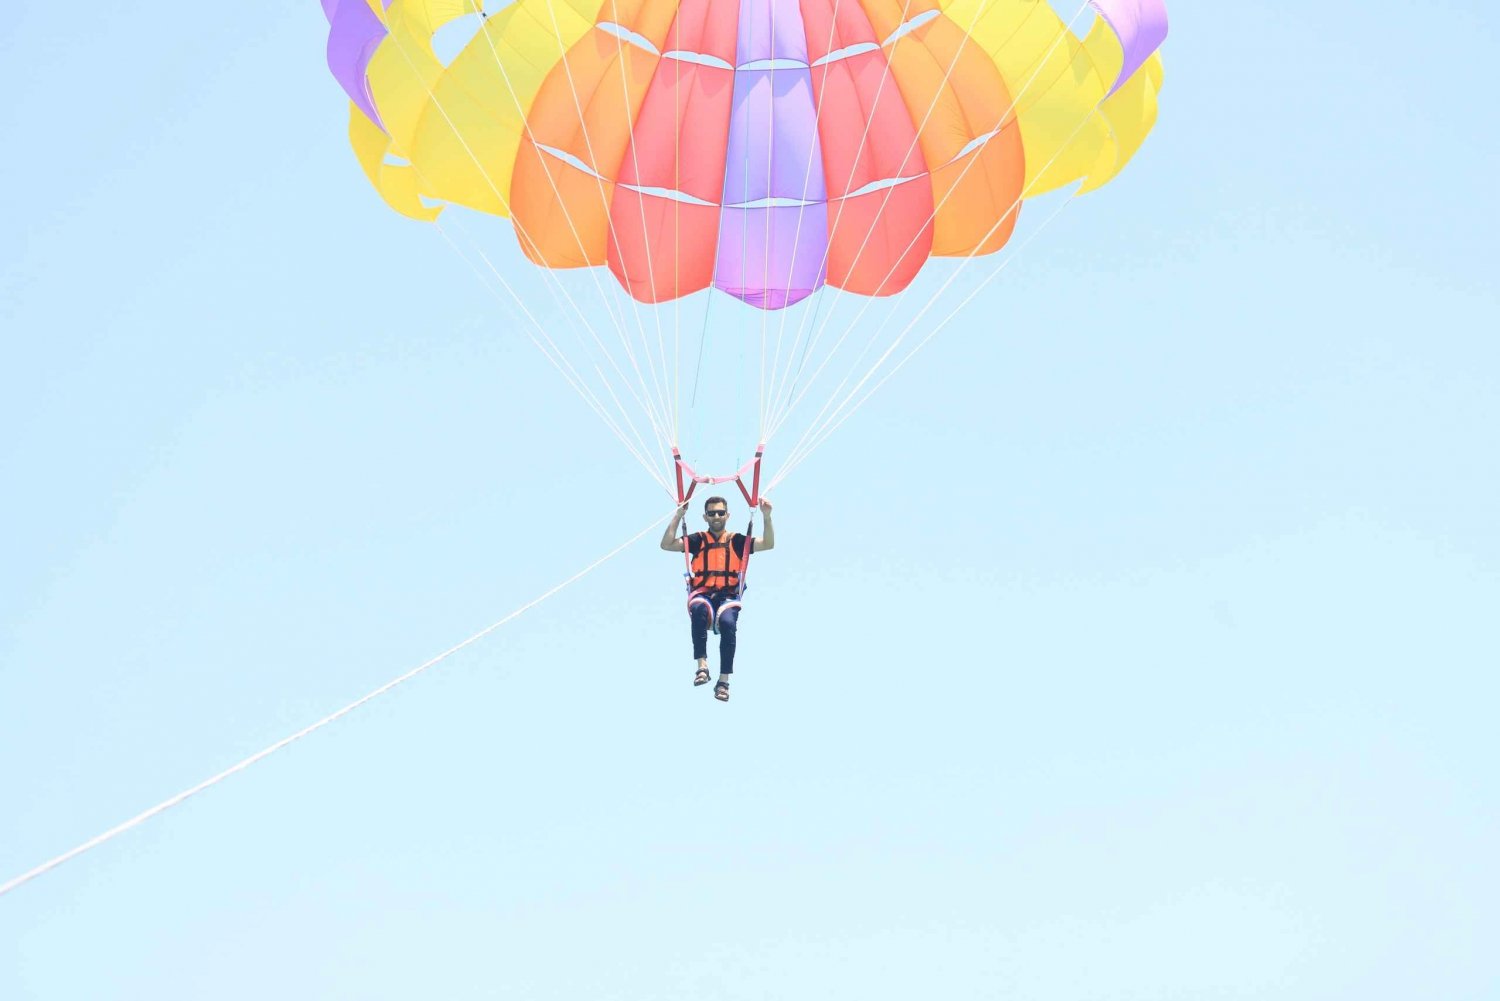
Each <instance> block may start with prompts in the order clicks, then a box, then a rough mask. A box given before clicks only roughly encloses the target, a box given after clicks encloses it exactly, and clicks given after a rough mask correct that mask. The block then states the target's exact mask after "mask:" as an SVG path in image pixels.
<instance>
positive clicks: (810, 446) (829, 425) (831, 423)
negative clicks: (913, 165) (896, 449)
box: [766, 196, 1077, 491]
mask: <svg viewBox="0 0 1500 1001" xmlns="http://www.w3.org/2000/svg"><path fill="white" fill-rule="evenodd" d="M1075 197H1077V196H1069V197H1068V198H1066V199H1065V200H1063V201H1062V202H1061V204H1059V205H1058V207H1057V208H1056V209H1053V211H1052V214H1051V215H1049V216H1048V217H1047V218H1046V219H1045V220H1043V222H1042V224H1041V225H1040V226H1038V227H1037V228H1036V229H1035V230H1033V231H1032V232H1031V234H1030V235H1028V236H1027V237H1026V239H1025V240H1024V241H1022V243H1021V245H1020V246H1019V247H1017V248H1016V249H1015V250H1014V251H1013V252H1012V253H1011V254H1010V255H1009V256H1007V257H1006V258H1005V260H1004V261H1002V262H1001V263H1000V264H999V266H997V267H996V268H995V269H994V270H993V271H991V272H990V274H989V275H988V276H987V277H986V278H985V279H984V281H982V282H980V283H979V284H978V285H976V286H975V287H974V289H973V290H972V291H971V292H970V293H969V294H968V295H967V296H965V297H964V299H963V301H962V302H960V303H959V304H958V305H957V306H955V307H954V308H953V309H952V310H951V311H950V312H949V313H948V315H947V316H945V317H943V319H942V320H941V321H940V322H939V323H938V324H937V325H936V326H935V327H933V328H932V330H930V331H929V332H928V333H927V334H926V335H925V336H924V337H923V338H922V339H921V340H920V341H918V342H917V343H916V345H914V346H913V347H912V349H911V350H910V351H908V352H907V353H906V354H905V355H903V356H902V358H901V360H900V361H898V362H897V363H896V364H895V365H893V366H891V369H890V371H889V372H887V373H886V374H885V375H883V376H882V377H881V378H880V381H878V382H876V383H875V385H873V386H871V387H870V390H869V392H867V393H865V395H864V396H862V397H860V399H859V401H858V402H857V403H855V404H854V405H853V406H851V407H850V408H849V409H848V410H847V411H846V412H845V413H844V414H843V416H842V417H838V419H837V420H836V421H835V420H834V419H833V418H834V416H837V411H835V413H834V415H830V417H829V420H828V422H825V425H824V427H823V429H821V430H820V431H819V432H818V433H817V435H816V436H815V437H814V438H813V440H811V441H809V442H808V443H807V445H806V446H805V447H803V448H801V449H800V451H799V452H798V454H797V455H796V456H795V458H792V457H790V456H789V457H788V458H789V461H788V462H787V463H785V464H784V465H783V466H782V467H781V469H780V470H779V471H778V472H777V475H776V478H775V479H774V480H772V481H771V484H770V486H769V487H767V488H766V489H767V490H768V491H769V490H770V489H771V488H772V487H775V486H777V485H778V484H780V483H781V481H782V480H784V479H786V478H787V476H789V475H790V474H791V472H792V470H793V469H796V468H797V467H798V466H800V465H801V464H802V463H803V462H804V461H806V459H807V458H808V456H810V455H812V453H813V452H814V451H816V450H817V449H818V447H819V446H821V445H822V444H823V443H824V442H825V441H827V440H828V439H829V438H831V437H832V436H833V434H834V432H835V431H837V430H838V429H839V428H840V427H842V426H843V424H844V422H845V421H847V420H848V419H849V418H850V417H851V416H853V414H854V412H855V411H856V410H858V409H859V408H860V407H862V406H864V405H865V404H866V403H867V402H868V401H869V399H870V397H872V396H874V395H875V394H876V393H877V392H879V391H880V387H882V386H884V385H885V384H886V383H887V382H889V381H890V379H891V376H893V375H895V374H896V373H897V372H899V371H900V370H901V368H902V367H903V366H904V365H905V364H906V363H907V362H909V361H911V359H912V357H913V356H914V355H916V353H917V352H918V351H921V350H922V348H924V347H925V346H926V345H927V342H928V341H930V340H932V339H933V338H934V337H936V336H937V335H938V334H939V333H940V332H941V331H942V330H943V328H945V327H946V326H948V324H949V322H951V321H952V319H953V318H954V317H955V316H957V315H958V314H959V313H960V312H961V311H962V310H963V308H964V307H965V306H967V305H968V304H969V303H970V302H972V301H973V300H974V297H975V296H977V295H978V294H979V293H980V291H981V290H983V289H984V288H985V287H987V286H988V285H989V284H990V282H992V281H994V280H995V279H996V278H998V277H999V276H1000V272H1002V271H1004V270H1005V269H1006V268H1007V267H1008V266H1009V265H1010V264H1011V262H1013V261H1014V260H1015V259H1016V258H1017V257H1019V256H1020V254H1021V251H1023V250H1025V249H1026V246H1027V244H1029V243H1030V242H1031V241H1032V240H1034V239H1036V237H1037V236H1038V235H1040V234H1041V232H1042V230H1044V229H1046V228H1047V227H1048V226H1049V225H1051V224H1052V220H1054V219H1056V218H1057V217H1058V216H1059V215H1061V214H1062V211H1063V209H1065V208H1067V207H1068V206H1069V205H1072V204H1073V199H1074V198H1075ZM969 259H972V258H969ZM945 287H946V286H945ZM932 302H936V299H935V298H934V299H933V300H932V301H931V302H929V304H928V305H929V306H930V305H931V304H932ZM923 312H924V313H925V312H926V309H925V308H924V309H923ZM919 319H921V315H920V314H919V315H918V316H917V317H915V318H914V319H913V320H912V322H911V324H908V325H907V327H906V329H905V330H903V331H902V332H901V334H900V336H898V337H897V338H896V341H895V342H894V343H893V344H892V346H891V350H894V349H895V347H896V345H898V344H900V343H901V339H902V338H904V337H905V336H906V334H907V332H908V331H910V330H911V328H912V326H914V325H915V324H916V321H917V320H919ZM887 355H889V352H887ZM885 357H886V356H882V357H881V361H879V362H877V363H876V364H875V366H874V368H872V369H871V370H870V372H869V374H868V375H866V377H865V379H864V380H861V382H860V385H861V386H862V385H864V382H865V381H866V380H868V379H869V378H870V376H873V375H874V374H875V371H876V370H877V369H879V367H880V365H881V364H882V363H883V362H884V360H885ZM857 392H859V386H855V387H854V389H852V390H850V393H849V396H847V397H845V403H847V402H848V401H849V400H850V399H853V397H854V394H855V393H857ZM841 409H842V407H841Z"/></svg>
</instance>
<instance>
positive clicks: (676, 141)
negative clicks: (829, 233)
mask: <svg viewBox="0 0 1500 1001" xmlns="http://www.w3.org/2000/svg"><path fill="white" fill-rule="evenodd" d="M672 66H673V68H674V71H675V73H676V80H675V82H674V84H673V90H672V106H673V107H674V108H681V107H682V60H681V59H674V60H672ZM679 114H680V112H679ZM672 190H673V191H681V190H682V119H681V118H680V117H679V118H678V120H677V122H676V128H674V129H673V130H672ZM672 240H673V246H672V444H673V445H677V444H680V443H681V437H682V430H681V420H682V202H680V201H678V200H677V199H675V198H674V199H672Z"/></svg>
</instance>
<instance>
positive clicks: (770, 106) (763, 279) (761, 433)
mask: <svg viewBox="0 0 1500 1001" xmlns="http://www.w3.org/2000/svg"><path fill="white" fill-rule="evenodd" d="M778 6H779V5H778V4H776V3H772V4H770V8H771V19H770V20H771V27H770V34H771V37H770V39H769V40H768V41H769V43H770V44H769V45H768V46H767V49H766V51H767V52H769V53H770V54H771V58H772V59H773V60H774V59H776V58H777V57H778V56H779V55H780V53H779V52H777V50H776V8H777V7H778ZM804 30H805V29H804ZM735 62H739V60H738V59H736V60H735ZM771 66H772V68H771V69H768V70H766V73H767V75H768V77H769V79H768V80H767V81H766V82H767V84H769V88H770V92H771V99H770V100H768V101H767V102H766V106H767V113H766V197H767V198H771V197H773V196H774V195H775V192H774V191H773V190H772V183H773V182H772V179H773V178H774V177H775V175H774V174H772V173H771V164H772V163H773V162H774V161H775V156H776V105H777V101H776V99H775V94H776V74H778V73H781V72H782V70H780V69H777V68H775V67H776V64H775V63H774V62H773V63H772V64H771ZM808 146H809V147H811V146H812V143H808ZM746 155H747V156H748V155H749V152H748V150H747V151H746ZM763 211H764V212H765V216H766V226H765V236H764V242H763V243H762V244H761V247H762V253H761V259H760V287H761V289H762V290H763V291H762V293H761V294H762V295H764V294H766V293H767V292H769V291H770V288H771V216H772V215H773V214H774V212H773V210H772V209H771V207H770V206H769V205H767V206H766V208H765V209H764V210H763ZM796 252H797V251H796V248H795V247H793V248H792V254H793V255H794V256H795V255H796ZM763 306H764V304H763ZM781 308H782V309H785V308H786V304H785V303H783V304H782V306H781ZM768 314H769V311H768V310H766V309H765V308H762V309H761V310H760V377H759V378H758V379H757V380H756V388H757V389H758V390H759V394H758V397H757V399H756V404H755V410H756V415H755V436H756V440H757V441H758V440H760V439H762V438H764V437H765V436H766V326H767V323H768V322H769V320H770V316H769V315H768ZM742 372H743V370H742ZM735 459H736V461H738V459H739V456H738V455H736V456H735Z"/></svg>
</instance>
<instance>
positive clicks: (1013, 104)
mask: <svg viewBox="0 0 1500 1001" xmlns="http://www.w3.org/2000/svg"><path fill="white" fill-rule="evenodd" d="M1089 6H1090V5H1089V4H1088V3H1085V4H1084V5H1083V6H1081V7H1079V8H1078V10H1076V11H1075V12H1074V13H1073V16H1072V18H1071V19H1070V20H1069V21H1068V22H1067V24H1065V25H1064V26H1063V27H1062V28H1061V29H1060V30H1059V31H1058V33H1057V35H1056V36H1055V37H1054V38H1053V40H1052V44H1051V45H1050V46H1049V47H1048V49H1047V51H1046V52H1045V53H1043V54H1042V56H1041V57H1040V58H1039V59H1038V60H1037V64H1036V69H1034V70H1033V71H1032V73H1031V75H1030V76H1029V77H1027V79H1026V80H1025V81H1024V82H1023V83H1022V85H1021V88H1020V89H1019V90H1018V91H1017V92H1016V93H1015V94H1014V95H1013V96H1012V97H1011V100H1010V106H1009V107H1008V108H1007V109H1006V111H1005V114H1004V115H1002V116H1001V118H1000V123H999V124H1000V125H1001V126H1003V125H1004V124H1005V122H1006V120H1007V119H1009V120H1011V121H1015V118H1014V116H1015V114H1016V111H1017V108H1018V106H1019V105H1020V102H1021V99H1022V98H1023V97H1024V96H1025V95H1026V93H1027V91H1028V90H1030V89H1031V87H1032V85H1033V84H1034V83H1035V82H1036V81H1037V79H1038V77H1039V76H1040V75H1041V72H1042V68H1043V67H1044V66H1045V65H1046V64H1047V61H1048V60H1049V59H1051V57H1052V54H1053V53H1054V52H1055V51H1056V50H1057V47H1058V45H1060V44H1061V43H1062V42H1063V40H1064V39H1066V38H1069V37H1076V36H1074V35H1073V32H1072V29H1073V25H1074V24H1075V23H1076V22H1077V20H1078V18H1079V17H1080V16H1082V14H1083V13H1084V11H1086V10H1088V9H1089ZM982 9H983V8H982V7H981V8H976V13H975V16H974V20H973V21H971V22H970V24H969V26H968V29H967V30H966V37H969V35H968V32H971V31H972V30H973V27H974V24H976V23H977V22H978V16H979V11H980V10H982ZM897 44H900V39H897ZM965 44H967V42H966V43H965ZM961 52H962V47H960V48H959V50H958V51H957V52H955V54H954V58H953V59H952V60H951V61H950V62H949V64H948V68H947V70H946V72H945V73H944V75H943V86H944V87H946V85H947V81H948V79H949V78H950V77H951V75H952V72H953V70H954V69H955V68H956V66H957V64H958V56H959V54H960V53H961ZM940 92H941V88H938V89H937V90H934V92H933V93H934V96H933V100H932V102H931V103H930V104H929V105H928V107H927V113H926V115H924V116H923V119H922V125H921V126H920V127H919V128H918V129H917V132H916V135H918V136H920V134H921V129H922V128H925V127H926V124H927V121H928V119H929V118H930V117H931V115H932V112H933V109H934V108H935V107H936V106H937V95H938V94H939V93H940ZM1096 112H1097V107H1095V108H1094V109H1091V110H1090V111H1089V113H1088V114H1087V115H1085V116H1084V118H1083V119H1082V120H1081V121H1080V122H1079V123H1078V125H1077V127H1076V128H1075V129H1074V130H1073V132H1072V134H1071V135H1070V136H1069V137H1068V140H1067V141H1066V142H1064V143H1063V144H1062V146H1061V147H1059V150H1058V152H1057V153H1055V154H1053V156H1052V158H1051V159H1049V160H1048V161H1047V164H1046V166H1044V167H1043V168H1042V170H1041V171H1039V172H1038V173H1037V174H1036V177H1035V178H1034V179H1033V184H1035V182H1036V180H1039V179H1040V178H1041V177H1042V176H1044V175H1045V173H1046V167H1048V166H1051V164H1052V163H1053V162H1055V161H1056V159H1057V157H1058V156H1059V155H1061V152H1062V150H1063V149H1066V148H1067V145H1068V143H1071V142H1072V140H1073V138H1074V137H1076V136H1077V135H1078V133H1079V132H1080V131H1082V129H1083V126H1084V125H1086V124H1087V123H1088V121H1089V120H1090V119H1091V118H1093V117H1094V114H1095V113H1096ZM916 142H917V140H916V139H915V138H914V139H913V140H912V146H911V147H909V148H908V151H907V156H908V157H909V156H910V154H911V150H912V149H914V148H915V146H916ZM977 154H978V151H977V150H975V151H973V152H972V153H971V154H970V155H969V162H968V163H966V164H964V167H963V169H962V170H961V171H960V172H959V175H958V178H957V179H956V180H955V181H954V182H953V184H952V185H950V186H949V188H948V191H947V193H946V194H944V195H943V197H942V199H940V200H939V201H938V202H937V204H935V205H934V206H933V209H932V212H931V213H930V214H929V215H928V217H927V219H926V221H925V222H924V223H923V225H922V226H921V227H919V228H918V234H920V232H921V231H922V230H924V229H926V227H927V225H928V224H930V223H931V222H932V221H933V220H935V219H936V218H937V214H938V212H940V211H941V210H942V207H943V206H944V205H946V204H947V202H948V199H949V198H951V197H952V195H953V192H954V191H956V190H958V187H959V184H960V183H961V182H962V181H963V179H964V178H965V177H966V176H968V173H969V171H970V170H971V169H973V166H974V164H976V163H978V162H979V156H978V155H977ZM1029 190H1030V188H1029V187H1028V189H1027V191H1029ZM1027 191H1023V192H1022V193H1021V194H1020V195H1019V196H1018V197H1017V198H1016V199H1015V200H1014V201H1013V202H1012V203H1011V205H1010V206H1009V207H1008V208H1007V209H1006V211H1005V212H1004V213H1002V214H1001V215H1000V217H999V219H997V220H996V223H995V225H994V226H991V227H990V229H989V231H988V232H986V233H985V235H984V238H983V239H981V240H980V241H979V242H978V243H977V244H975V246H974V249H973V250H971V251H970V252H969V254H968V255H966V258H965V259H966V260H967V258H969V257H973V256H974V255H975V254H977V253H978V251H979V248H980V247H982V246H984V242H985V241H986V240H988V239H989V238H990V237H991V236H992V235H994V233H995V231H996V230H997V229H999V228H1000V226H1001V225H1002V224H1003V223H1004V221H1005V219H1006V218H1007V217H1009V216H1010V215H1011V213H1012V212H1015V211H1017V209H1018V208H1019V206H1020V205H1021V203H1022V202H1023V201H1024V200H1025V198H1026V194H1027ZM890 196H891V190H887V192H886V195H885V197H884V199H882V201H881V210H882V211H883V210H884V208H885V206H886V204H887V203H888V202H889V200H890ZM871 232H873V229H872V230H871ZM869 235H870V234H869V233H867V234H866V236H865V240H864V242H862V243H861V244H860V247H859V251H858V252H857V253H856V254H855V256H854V263H855V264H857V263H858V261H859V258H860V257H861V256H862V255H863V253H864V250H865V247H866V246H867V245H868V244H869ZM917 239H918V237H917V236H913V237H912V239H911V240H910V241H908V242H907V245H906V247H905V248H904V249H903V250H902V252H901V253H900V254H898V255H897V256H896V258H895V260H894V261H893V263H892V264H891V267H890V269H889V270H887V272H886V274H885V277H884V278H882V279H881V281H880V284H881V285H884V284H885V283H886V282H887V281H889V280H890V277H891V275H893V274H895V271H896V268H897V267H898V266H899V265H900V262H901V261H902V260H903V259H904V258H905V257H906V254H907V253H909V252H910V251H911V248H912V247H914V246H915V245H916V242H917ZM853 266H854V265H853V264H851V267H853ZM961 267H962V266H960V269H961ZM946 287H947V286H946V285H944V286H943V288H946ZM910 289H911V286H910V285H908V286H907V287H906V288H903V289H902V290H901V291H900V292H898V293H896V295H895V296H894V297H892V302H891V306H892V308H891V309H890V310H888V311H887V312H886V316H885V320H884V321H882V322H881V324H880V325H879V326H878V327H877V328H876V330H875V332H874V334H872V335H871V337H870V339H869V340H868V341H867V342H866V346H865V348H864V349H863V350H861V351H860V353H859V355H858V356H857V357H856V358H855V360H854V362H853V363H851V365H850V370H849V373H848V374H846V376H845V377H844V379H843V381H842V382H840V384H839V386H838V387H837V388H835V390H834V392H833V393H832V394H831V396H830V402H831V400H832V398H833V397H836V396H837V395H838V393H839V392H840V391H841V390H842V389H843V387H844V385H846V384H847V383H848V380H849V379H850V378H851V377H852V376H853V373H854V372H855V371H857V370H858V366H859V362H860V360H862V359H863V358H864V356H865V354H866V353H867V352H868V350H869V349H870V348H871V347H873V346H874V344H875V343H876V341H877V340H878V338H879V336H880V333H881V332H882V331H883V330H884V329H885V327H886V325H887V324H888V323H889V320H890V317H891V316H893V315H894V313H895V308H894V307H895V305H896V304H897V303H899V302H900V301H901V300H903V299H904V298H905V297H906V294H907V293H908V292H909V291H910ZM940 294H941V290H940V291H939V292H937V293H934V297H935V296H936V295H940ZM871 302H873V299H868V300H867V301H866V302H865V303H864V305H863V306H861V308H860V310H859V312H858V313H857V314H856V315H855V317H854V319H853V320H851V321H850V322H849V324H848V325H847V326H846V327H845V329H844V331H843V333H842V334H840V335H839V338H838V340H836V341H835V342H834V346H833V347H832V348H830V349H829V351H828V354H827V355H826V356H824V359H823V361H822V363H820V364H819V365H818V367H817V368H816V369H815V370H814V372H813V374H812V376H811V377H810V378H809V379H808V381H807V384H806V385H805V386H804V388H803V390H802V392H801V394H799V395H798V396H796V397H795V398H794V399H791V400H789V401H788V403H787V404H786V406H785V408H784V409H783V410H782V412H781V416H780V418H779V419H778V420H777V422H776V423H775V424H773V425H772V429H771V433H770V435H769V436H768V437H774V436H775V434H776V432H777V431H778V430H780V428H781V427H782V426H783V425H784V424H785V422H786V420H787V418H788V417H789V416H790V415H791V412H792V410H793V409H795V407H796V406H797V404H798V403H800V402H801V401H802V399H803V398H805V397H806V395H807V392H808V390H809V389H810V388H811V386H812V384H813V383H814V382H815V381H816V380H817V378H818V376H819V375H820V374H821V373H822V371H823V370H824V369H825V368H827V366H828V365H829V363H830V362H831V361H832V360H833V358H834V356H835V355H836V354H837V353H838V349H839V347H840V346H841V345H842V344H843V342H844V341H845V340H846V339H847V338H848V336H849V334H850V333H852V332H853V331H854V329H855V328H856V326H858V323H859V321H860V319H861V318H862V317H863V316H864V315H865V313H866V312H867V311H868V310H869V308H870V304H871ZM830 320H831V316H828V317H825V318H824V320H823V324H822V326H821V327H819V328H818V331H817V333H816V334H814V336H813V340H814V341H818V340H821V338H822V336H823V333H824V330H825V329H826V328H827V326H828V324H829V321H830ZM877 364H878V363H877ZM800 374H801V373H800V371H799V373H798V377H799V380H800ZM828 405H829V404H827V403H825V404H824V408H823V410H822V411H820V412H819V414H818V415H817V416H816V417H814V418H813V421H812V424H816V423H817V421H818V420H819V419H820V418H821V417H822V416H823V413H824V412H826V410H827V407H828ZM810 426H811V425H810ZM804 437H805V435H804Z"/></svg>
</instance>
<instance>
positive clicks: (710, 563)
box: [661, 497, 776, 702]
mask: <svg viewBox="0 0 1500 1001" xmlns="http://www.w3.org/2000/svg"><path fill="white" fill-rule="evenodd" d="M687 508H688V504H687V501H683V502H682V504H681V506H679V507H678V508H677V513H676V514H674V515H672V522H671V524H669V525H668V526H667V530H666V532H665V534H663V535H662V537H661V547H662V549H664V550H666V551H667V552H670V553H680V552H682V551H683V543H684V540H683V539H682V538H681V537H680V536H679V535H678V534H677V528H678V526H679V525H681V524H682V516H683V515H685V514H686V513H687ZM760 513H761V517H763V518H764V519H765V523H766V534H765V535H763V536H761V537H760V538H758V539H751V538H747V537H746V536H744V535H741V534H739V533H738V532H730V531H728V529H727V526H728V523H729V502H728V501H726V500H725V499H724V498H722V497H710V498H709V499H708V500H706V501H704V502H703V520H704V521H706V522H707V523H708V531H706V532H694V533H693V534H692V535H689V536H688V537H687V539H686V544H687V553H688V558H689V564H690V565H691V567H692V580H691V595H690V597H689V598H688V614H689V616H690V617H691V618H692V622H693V659H694V660H695V661H697V670H696V671H695V672H694V674H693V684H694V685H706V684H708V679H709V674H708V630H709V627H710V626H714V627H716V628H717V630H718V633H719V680H718V683H717V684H715V685H714V698H716V699H718V700H719V701H720V702H728V701H729V676H730V675H731V674H733V673H734V640H735V633H736V631H737V629H738V626H739V618H740V601H739V598H740V585H741V582H742V580H743V577H744V571H745V561H746V560H748V559H749V558H750V554H751V553H765V552H770V551H771V550H772V549H774V548H775V547H776V530H775V529H774V528H772V527H771V502H770V501H768V500H766V499H764V498H762V499H761V502H760Z"/></svg>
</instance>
